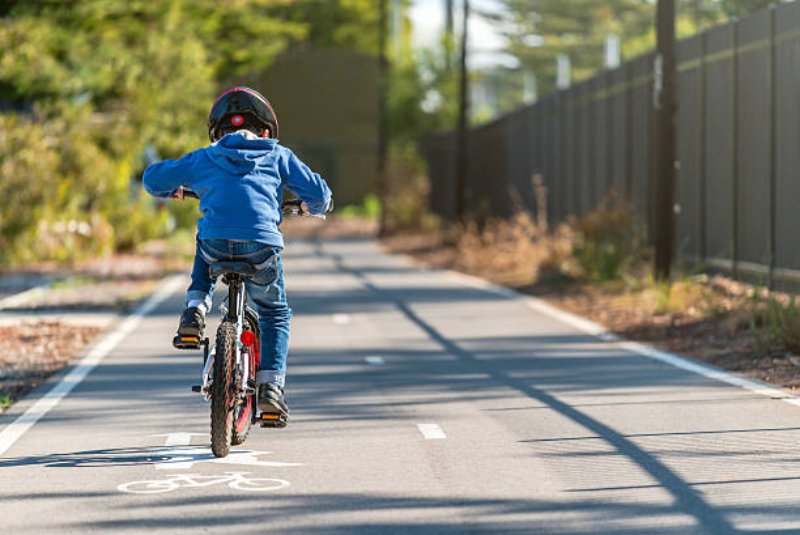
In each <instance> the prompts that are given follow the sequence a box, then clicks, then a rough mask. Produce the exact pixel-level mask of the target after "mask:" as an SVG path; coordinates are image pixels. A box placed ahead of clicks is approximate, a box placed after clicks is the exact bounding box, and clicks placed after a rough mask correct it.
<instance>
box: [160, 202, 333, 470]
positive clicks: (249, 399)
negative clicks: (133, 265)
mask: <svg viewBox="0 0 800 535" xmlns="http://www.w3.org/2000/svg"><path fill="white" fill-rule="evenodd" d="M183 196H184V197H190V198H194V199H199V196H198V195H197V193H195V192H193V191H191V190H188V189H186V190H183ZM281 210H282V212H283V213H284V214H290V215H305V212H303V209H302V203H301V201H300V200H290V201H285V202H283V203H282V205H281ZM320 217H323V218H324V217H325V216H320ZM209 271H210V274H211V277H212V278H214V279H216V278H219V277H221V280H222V282H224V283H225V284H226V285H227V286H228V297H227V300H226V301H227V305H221V306H220V310H221V311H222V313H223V314H224V316H223V318H222V321H221V322H220V324H219V327H218V328H217V332H216V338H215V344H214V345H213V346H211V347H210V348H209V339H208V338H205V339H203V340H200V338H199V337H196V336H194V337H193V336H183V337H182V336H176V337H175V338H174V339H173V342H172V345H173V346H174V347H175V348H177V349H187V350H196V349H202V350H203V359H204V364H203V372H202V376H201V381H202V382H201V384H200V385H196V386H193V387H192V391H193V392H197V393H200V394H201V395H202V396H203V397H204V398H205V400H206V401H210V402H211V451H212V452H213V453H214V455H215V456H216V457H225V456H226V455H228V453H229V452H230V447H231V446H232V445H233V446H238V445H240V444H242V443H244V441H245V440H246V439H247V435H248V434H249V433H250V429H251V427H252V425H253V424H254V423H256V422H258V423H260V425H261V427H266V428H283V427H286V419H285V417H283V416H282V415H278V414H270V413H262V414H261V415H260V416H259V415H258V410H257V407H258V399H257V396H258V393H257V388H256V373H257V371H258V366H259V362H260V360H261V348H260V345H259V340H260V332H259V328H258V313H257V312H256V311H255V310H253V309H252V308H250V307H249V306H248V305H247V295H246V287H245V284H244V283H245V280H246V279H247V278H249V277H251V276H253V275H254V274H255V272H256V268H255V266H253V264H249V263H247V262H237V261H231V262H217V263H213V264H210V265H209ZM219 378H224V379H223V380H219Z"/></svg>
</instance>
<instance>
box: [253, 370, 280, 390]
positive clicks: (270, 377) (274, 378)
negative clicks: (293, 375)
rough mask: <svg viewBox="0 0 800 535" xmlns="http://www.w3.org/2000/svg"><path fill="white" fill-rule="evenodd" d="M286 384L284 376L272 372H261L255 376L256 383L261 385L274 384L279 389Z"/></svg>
mask: <svg viewBox="0 0 800 535" xmlns="http://www.w3.org/2000/svg"><path fill="white" fill-rule="evenodd" d="M285 382H286V374H284V373H281V372H276V371H274V370H261V371H260V372H258V373H257V374H256V383H257V384H260V385H263V384H265V383H275V384H277V385H278V386H280V387H281V388H283V384H284V383H285Z"/></svg>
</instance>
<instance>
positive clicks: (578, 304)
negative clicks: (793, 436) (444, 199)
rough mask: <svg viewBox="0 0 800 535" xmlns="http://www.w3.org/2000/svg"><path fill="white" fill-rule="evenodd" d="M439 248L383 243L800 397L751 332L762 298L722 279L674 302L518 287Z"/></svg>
mask: <svg viewBox="0 0 800 535" xmlns="http://www.w3.org/2000/svg"><path fill="white" fill-rule="evenodd" d="M442 242H443V240H442V238H441V236H439V235H437V234H425V235H413V234H412V235H400V236H393V237H391V238H388V239H386V240H384V241H383V242H382V243H383V246H384V247H385V248H386V249H387V250H389V251H390V252H394V253H400V254H407V255H410V256H411V257H412V258H414V259H415V260H416V261H417V262H420V263H422V264H424V265H427V266H429V267H434V268H440V269H453V270H456V271H462V272H465V273H468V274H470V275H475V276H480V277H484V278H487V279H489V280H492V282H495V283H498V284H504V285H507V286H510V287H513V288H514V289H516V290H518V291H520V292H523V293H527V294H530V295H535V296H537V297H540V298H542V299H545V300H546V301H548V302H550V303H551V304H553V305H555V306H558V307H559V308H562V309H564V310H567V311H569V312H572V313H575V314H578V315H580V316H583V317H587V318H589V319H591V320H592V321H595V322H597V323H599V324H601V325H603V326H605V327H606V328H608V329H609V331H611V332H614V333H616V334H619V335H621V336H623V337H624V338H627V339H630V340H637V341H642V342H647V343H649V344H651V345H653V346H655V347H659V348H663V349H666V350H668V351H671V352H674V353H679V354H682V355H688V356H690V357H693V358H696V359H698V360H702V361H705V362H708V363H710V364H713V365H715V366H718V367H720V368H725V369H728V370H731V371H734V372H737V373H739V374H742V375H745V376H748V377H751V378H755V379H759V380H762V381H767V382H770V383H773V384H776V385H779V386H783V387H786V388H789V389H791V390H798V389H800V356H797V355H795V354H793V353H791V352H787V351H785V350H781V349H777V350H776V349H774V348H765V347H763V344H762V343H760V342H759V340H758V337H757V335H756V332H755V331H754V330H753V329H752V328H751V326H750V318H751V311H752V306H753V299H752V296H753V294H754V293H758V292H759V291H760V290H758V289H757V288H755V287H753V286H751V285H748V284H745V283H742V282H738V281H733V280H731V279H728V278H726V277H722V276H714V277H710V278H709V277H699V278H697V280H693V281H687V282H680V283H677V284H676V285H674V286H673V294H672V295H668V296H667V295H665V294H663V293H660V292H659V291H658V290H656V289H654V287H653V285H652V284H651V285H649V286H648V285H642V286H640V287H637V286H636V285H631V284H630V282H627V283H626V282H621V281H618V282H612V283H602V284H580V283H575V282H574V281H567V280H565V279H564V278H563V277H559V276H551V275H552V274H549V273H546V272H545V273H542V274H540V275H532V276H531V281H529V282H527V283H521V284H518V283H515V282H514V279H515V276H514V271H515V270H516V271H518V269H515V270H514V269H512V270H508V271H507V272H502V271H499V272H498V271H492V272H485V271H484V272H481V270H480V269H478V268H473V269H470V266H469V264H468V263H465V262H464V260H463V259H464V257H465V256H469V255H470V252H469V251H459V250H458V249H457V248H456V247H455V246H448V245H442Z"/></svg>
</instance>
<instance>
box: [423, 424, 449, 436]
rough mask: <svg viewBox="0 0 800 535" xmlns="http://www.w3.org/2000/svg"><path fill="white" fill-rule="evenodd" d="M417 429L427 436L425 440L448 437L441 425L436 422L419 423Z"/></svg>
mask: <svg viewBox="0 0 800 535" xmlns="http://www.w3.org/2000/svg"><path fill="white" fill-rule="evenodd" d="M417 429H419V432H420V433H422V436H423V437H425V440H441V439H443V438H447V435H445V434H444V431H443V430H442V428H441V427H439V426H438V425H436V424H417Z"/></svg>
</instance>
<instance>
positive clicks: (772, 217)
mask: <svg viewBox="0 0 800 535" xmlns="http://www.w3.org/2000/svg"><path fill="white" fill-rule="evenodd" d="M769 10H770V11H769V76H768V78H767V79H768V80H769V146H770V155H769V244H768V247H769V252H768V255H769V287H770V289H772V288H773V287H774V286H775V265H776V262H777V259H776V256H777V246H776V245H777V244H776V238H775V230H776V229H775V227H776V219H777V214H776V210H775V209H776V201H775V193H776V192H775V190H776V187H777V181H778V177H777V175H778V154H777V150H778V149H777V141H778V137H777V131H776V129H777V121H778V118H777V116H776V113H777V108H778V103H777V96H778V89H777V85H778V84H777V83H776V79H775V78H776V67H777V63H776V52H777V51H776V47H775V12H776V9H775V5H771V6H770V7H769Z"/></svg>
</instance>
